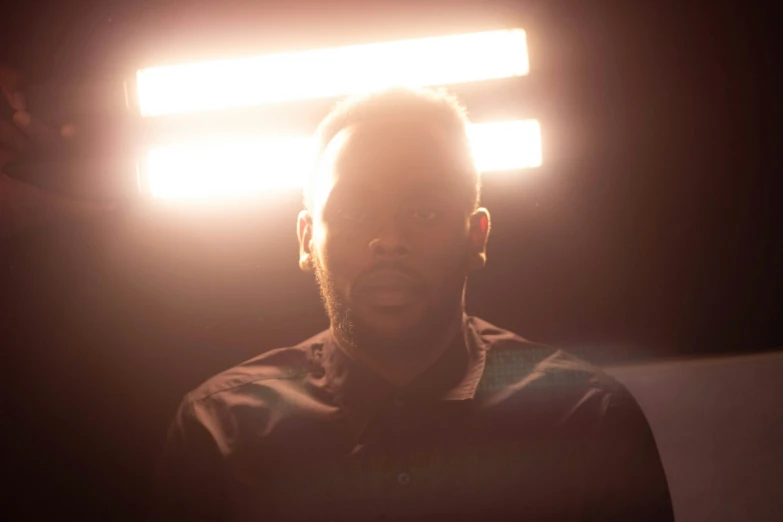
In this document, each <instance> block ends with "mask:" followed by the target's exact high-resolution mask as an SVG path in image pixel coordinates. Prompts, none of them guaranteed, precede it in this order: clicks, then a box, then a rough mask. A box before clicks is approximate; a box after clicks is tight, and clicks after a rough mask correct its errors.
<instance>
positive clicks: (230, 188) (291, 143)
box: [141, 120, 541, 199]
mask: <svg viewBox="0 0 783 522" xmlns="http://www.w3.org/2000/svg"><path fill="white" fill-rule="evenodd" d="M469 134H470V139H471V145H472V147H473V156H474V158H475V161H476V165H477V166H478V168H479V170H480V171H482V172H489V171H496V170H514V169H522V168H530V167H537V166H539V165H541V130H540V127H539V124H538V121H536V120H518V121H504V122H493V123H481V124H474V125H472V126H471V128H470V130H469ZM313 153H314V148H313V141H312V138H309V137H303V138H287V139H277V140H270V139H268V138H267V139H263V138H257V139H243V140H236V139H234V140H225V139H224V140H222V141H221V140H209V141H203V142H193V143H188V144H185V145H178V146H168V147H160V148H156V149H152V150H151V151H149V153H148V156H147V168H146V172H145V173H144V174H143V176H144V179H143V180H141V181H142V184H143V185H145V186H146V187H147V190H148V191H149V193H150V194H151V195H152V196H153V197H156V198H172V199H187V198H196V199H202V198H226V197H237V196H253V195H258V194H260V193H263V192H267V191H271V190H276V189H294V188H301V187H302V185H303V183H304V181H305V180H306V178H307V175H308V173H309V172H310V169H311V168H312V167H313V159H314V158H313Z"/></svg>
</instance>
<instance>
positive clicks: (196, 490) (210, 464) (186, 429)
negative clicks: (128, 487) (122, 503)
mask: <svg viewBox="0 0 783 522" xmlns="http://www.w3.org/2000/svg"><path fill="white" fill-rule="evenodd" d="M221 473H222V466H221V458H220V451H219V449H218V447H217V444H216V443H215V440H214V438H213V437H212V435H211V434H210V432H209V430H207V429H206V427H204V425H203V424H202V423H201V422H199V421H198V419H197V418H196V416H195V414H194V411H193V403H192V401H190V400H188V397H186V398H185V400H183V401H182V404H181V405H180V407H179V409H178V411H177V414H176V416H175V418H174V421H173V422H172V423H171V426H170V427H169V430H168V434H167V437H166V444H165V446H164V449H163V454H162V456H161V459H160V461H159V463H158V467H157V469H156V473H155V477H154V483H155V491H154V492H153V495H152V504H153V505H152V506H150V510H149V511H150V517H149V519H150V520H151V521H154V522H157V521H164V520H166V521H171V520H178V521H183V522H190V521H200V520H204V521H207V520H209V521H221V520H226V519H227V516H228V512H227V507H228V505H227V502H226V495H225V493H226V492H225V486H224V484H225V482H224V481H223V480H221Z"/></svg>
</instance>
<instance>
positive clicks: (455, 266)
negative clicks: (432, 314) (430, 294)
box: [416, 230, 468, 286]
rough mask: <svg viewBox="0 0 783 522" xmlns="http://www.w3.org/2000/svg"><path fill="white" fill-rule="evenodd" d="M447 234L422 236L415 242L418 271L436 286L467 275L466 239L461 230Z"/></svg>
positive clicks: (444, 232) (442, 232)
mask: <svg viewBox="0 0 783 522" xmlns="http://www.w3.org/2000/svg"><path fill="white" fill-rule="evenodd" d="M447 232H448V233H446V231H441V233H439V234H423V235H422V236H421V237H420V238H419V240H418V241H417V243H419V244H418V245H417V246H418V248H417V249H416V251H418V252H419V253H420V255H419V256H416V257H419V261H420V264H421V265H422V266H421V267H420V269H421V270H422V271H424V272H426V275H427V276H428V278H429V279H430V281H433V282H435V283H436V286H438V285H439V284H442V283H443V282H444V281H445V280H450V279H453V278H454V277H455V276H461V275H462V274H463V273H465V275H467V272H466V270H467V263H466V261H467V253H468V237H467V235H466V234H465V233H464V231H461V230H456V231H453V230H452V231H447Z"/></svg>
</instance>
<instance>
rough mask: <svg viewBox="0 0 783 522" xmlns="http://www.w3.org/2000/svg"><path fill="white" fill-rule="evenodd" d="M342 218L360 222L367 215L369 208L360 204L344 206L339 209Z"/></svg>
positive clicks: (338, 213)
mask: <svg viewBox="0 0 783 522" xmlns="http://www.w3.org/2000/svg"><path fill="white" fill-rule="evenodd" d="M337 215H338V216H340V219H341V220H343V221H347V222H350V223H359V222H361V221H363V220H364V219H365V218H366V217H367V210H366V209H365V208H363V207H359V206H349V207H342V208H341V209H339V210H338V211H337Z"/></svg>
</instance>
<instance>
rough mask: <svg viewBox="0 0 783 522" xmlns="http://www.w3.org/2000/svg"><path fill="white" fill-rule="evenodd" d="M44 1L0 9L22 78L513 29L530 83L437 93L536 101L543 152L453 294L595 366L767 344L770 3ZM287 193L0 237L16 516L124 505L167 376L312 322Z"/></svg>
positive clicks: (774, 113)
mask: <svg viewBox="0 0 783 522" xmlns="http://www.w3.org/2000/svg"><path fill="white" fill-rule="evenodd" d="M62 4H66V3H53V2H52V3H49V4H47V3H25V4H22V5H20V6H17V8H16V9H15V10H13V11H10V12H8V13H4V15H3V16H4V17H5V20H7V22H6V23H5V24H3V25H4V29H3V31H2V34H1V35H0V36H1V37H2V48H0V49H1V50H2V56H3V60H4V61H5V62H7V63H11V64H14V65H17V66H18V67H21V68H22V69H24V70H25V71H26V72H27V74H28V76H29V77H30V78H31V79H32V80H33V81H35V82H45V81H49V80H51V79H52V78H62V77H64V76H69V77H74V78H88V77H93V76H101V75H104V76H105V75H123V74H127V72H128V71H129V70H133V69H134V68H135V67H137V66H141V65H144V64H146V63H154V62H155V61H156V60H157V61H175V60H176V59H178V58H180V59H181V58H183V57H187V56H188V55H189V53H190V54H191V55H195V56H198V57H211V56H221V55H230V54H231V53H232V52H236V51H237V50H239V49H243V50H245V51H246V50H247V49H249V48H253V49H258V50H276V49H280V50H282V49H295V48H307V47H309V46H313V45H332V44H339V43H352V42H354V41H369V40H373V39H385V38H386V37H396V36H411V35H426V34H431V33H432V32H433V31H436V32H437V31H440V32H456V31H457V30H461V29H469V28H471V27H474V26H475V27H477V28H484V27H485V26H488V25H491V24H492V23H493V22H495V21H500V22H501V23H509V25H519V26H522V27H523V28H525V29H526V30H527V31H528V38H529V45H530V56H531V72H530V75H529V76H528V77H526V78H524V79H522V80H519V81H515V82H505V83H504V82H495V83H492V84H488V85H486V86H481V87H479V86H476V87H462V88H459V89H457V92H458V94H462V95H463V96H464V98H465V99H466V101H467V103H468V108H469V110H470V111H471V113H472V115H473V116H474V118H475V119H476V120H484V119H493V118H495V117H502V116H504V115H506V116H508V115H510V114H513V115H515V116H522V117H536V118H538V119H539V120H540V121H541V124H542V132H543V147H544V164H543V166H542V167H540V168H538V169H535V170H531V171H525V172H514V173H502V174H497V175H494V176H492V177H490V176H487V177H486V179H485V192H484V204H485V205H486V206H487V207H488V208H489V209H490V211H491V212H492V216H493V234H492V238H491V244H490V250H489V264H488V267H487V270H485V271H484V272H483V273H481V274H479V275H477V276H476V277H475V278H474V279H473V280H472V281H471V282H470V284H469V294H468V306H469V312H470V313H472V314H475V315H479V316H482V317H483V318H485V319H487V320H489V321H491V322H494V323H496V324H498V325H499V326H502V327H505V328H508V329H511V330H514V331H516V332H518V333H520V334H521V335H523V336H525V337H528V338H530V339H533V340H537V341H541V342H545V343H549V344H554V345H558V346H562V347H564V348H567V349H569V350H571V351H573V352H574V353H578V354H579V355H581V356H583V357H585V358H587V359H588V360H591V361H594V362H596V363H599V364H617V363H624V362H629V361H651V360H657V359H661V358H670V357H694V356H705V355H710V354H726V353H738V352H752V351H765V350H773V349H778V348H780V347H781V346H782V345H783V314H782V313H781V304H780V303H781V297H780V296H781V294H782V293H783V284H782V283H781V281H783V278H781V277H780V275H779V273H780V267H781V266H783V249H782V248H781V244H782V243H783V242H782V241H781V239H783V237H781V236H782V234H781V227H780V226H779V225H778V222H779V220H780V217H781V211H780V205H779V203H778V200H779V196H780V189H781V181H780V177H781V162H780V159H779V154H778V151H779V146H778V140H779V138H780V136H781V135H780V132H779V131H780V123H779V121H780V116H781V110H780V109H781V107H780V101H779V96H778V93H779V92H780V91H779V88H778V87H779V81H778V77H777V76H778V71H779V69H780V63H779V62H780V60H779V59H778V58H777V56H778V55H777V52H776V48H775V47H776V39H775V38H774V36H773V34H774V33H773V31H774V30H775V29H777V28H776V27H775V25H774V23H773V17H772V15H771V10H770V11H769V12H764V9H763V8H760V7H759V8H754V9H751V8H749V7H747V6H744V5H743V4H742V3H740V2H642V1H639V2H621V1H617V2H608V1H605V2H556V1H552V2H492V1H490V2H477V1H476V2H431V3H421V2H419V3H414V2H396V3H393V4H392V3H389V2H386V3H367V2H365V3H356V2H354V3H351V2H332V3H328V6H327V5H326V3H316V2H309V3H308V2H288V3H285V4H283V3H277V4H275V3H265V4H264V6H262V7H253V8H251V7H249V4H244V5H239V4H237V5H234V4H231V6H230V7H227V4H224V3H223V4H218V3H214V4H208V3H195V2H139V3H134V4H130V3H125V4H119V3H111V2H104V3H96V2H68V3H67V5H62ZM109 18H111V21H108V20H109ZM510 20H513V23H511V22H509V21H510ZM482 24H483V25H482ZM329 103H330V101H324V102H314V103H310V104H301V105H300V106H298V107H289V108H288V109H290V112H291V118H290V120H289V124H288V126H291V127H297V128H300V130H302V131H309V130H312V127H314V125H315V123H316V122H317V121H318V119H319V118H320V117H322V116H323V114H324V111H325V110H326V109H327V108H328V106H329ZM288 109H284V110H283V109H281V110H283V112H282V113H279V114H278V115H277V117H278V118H280V119H285V114H286V112H285V111H286V110H288ZM290 122H295V123H290ZM281 125H282V126H285V124H284V123H281ZM298 210H299V198H298V195H296V194H278V195H270V196H268V197H266V198H264V199H261V200H257V201H254V202H246V203H243V204H237V205H232V206H230V207H229V206H225V205H209V204H200V205H186V204H182V205H172V204H163V203H151V202H144V201H130V202H128V203H127V204H126V205H125V206H123V208H122V209H121V211H120V212H118V213H117V214H116V215H114V216H112V217H111V218H109V219H105V220H101V221H98V222H92V223H89V224H83V225H79V226H60V227H56V228H50V229H47V230H38V231H31V232H27V233H24V234H22V235H19V236H16V237H14V238H12V239H11V240H8V241H6V242H4V243H2V244H1V245H0V249H2V250H1V255H2V266H1V267H0V268H1V269H2V276H1V277H2V293H1V294H0V295H2V299H3V303H2V305H3V315H2V328H3V331H2V337H0V343H2V346H3V349H2V353H3V355H4V359H5V361H6V364H4V366H3V373H4V375H3V383H4V385H5V387H6V389H5V390H4V397H5V398H6V403H7V407H6V409H7V414H6V415H4V417H5V420H6V424H7V427H6V430H5V431H6V434H7V435H8V441H9V442H8V444H7V445H6V451H7V452H8V456H9V457H11V458H9V459H8V462H9V465H8V466H7V467H6V472H7V473H9V477H10V478H11V479H12V482H11V483H12V487H11V492H12V497H13V498H15V499H16V501H15V506H16V507H17V508H18V509H20V510H25V511H27V513H28V515H29V516H30V518H31V519H36V518H38V515H40V514H43V513H45V512H47V513H48V512H51V511H53V510H59V511H61V512H68V511H69V510H71V509H73V508H76V507H80V508H82V509H83V510H84V511H83V513H84V516H85V517H87V518H98V517H110V518H122V517H127V518H134V514H135V513H138V510H139V509H141V505H142V502H143V501H142V499H143V498H144V496H143V495H139V492H140V491H143V490H144V488H146V484H147V481H146V479H147V476H148V472H149V469H150V466H151V463H152V462H153V460H154V457H155V453H156V451H157V450H158V446H159V443H160V442H161V440H162V437H163V434H164V430H165V427H166V424H167V422H168V420H169V419H170V417H171V415H172V414H173V411H174V409H175V407H176V405H177V403H178V401H179V399H180V397H181V396H182V394H184V393H185V392H186V391H187V390H189V389H190V388H193V387H194V386H196V385H197V384H198V383H199V382H201V381H202V380H203V379H205V378H206V377H208V376H209V375H211V374H214V373H216V372H218V371H220V370H222V369H225V368H227V367H229V366H231V365H233V364H235V363H238V362H240V361H242V360H245V359H247V358H249V357H252V356H253V355H255V354H257V353H259V352H261V351H264V350H267V349H270V348H273V347H277V346H283V345H287V344H292V343H295V342H297V341H299V340H301V339H304V338H305V337H307V336H309V335H310V334H312V333H315V332H317V331H318V330H320V329H321V328H323V327H325V326H326V324H327V323H326V320H325V318H324V316H323V313H322V311H321V308H320V303H319V301H318V297H317V292H316V289H315V287H314V285H313V282H312V281H311V280H310V279H309V278H308V277H307V276H305V275H303V274H300V273H299V272H298V269H297V266H296V257H297V250H296V248H297V247H296V239H295V232H294V230H295V229H294V223H295V216H296V213H297V211H298Z"/></svg>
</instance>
